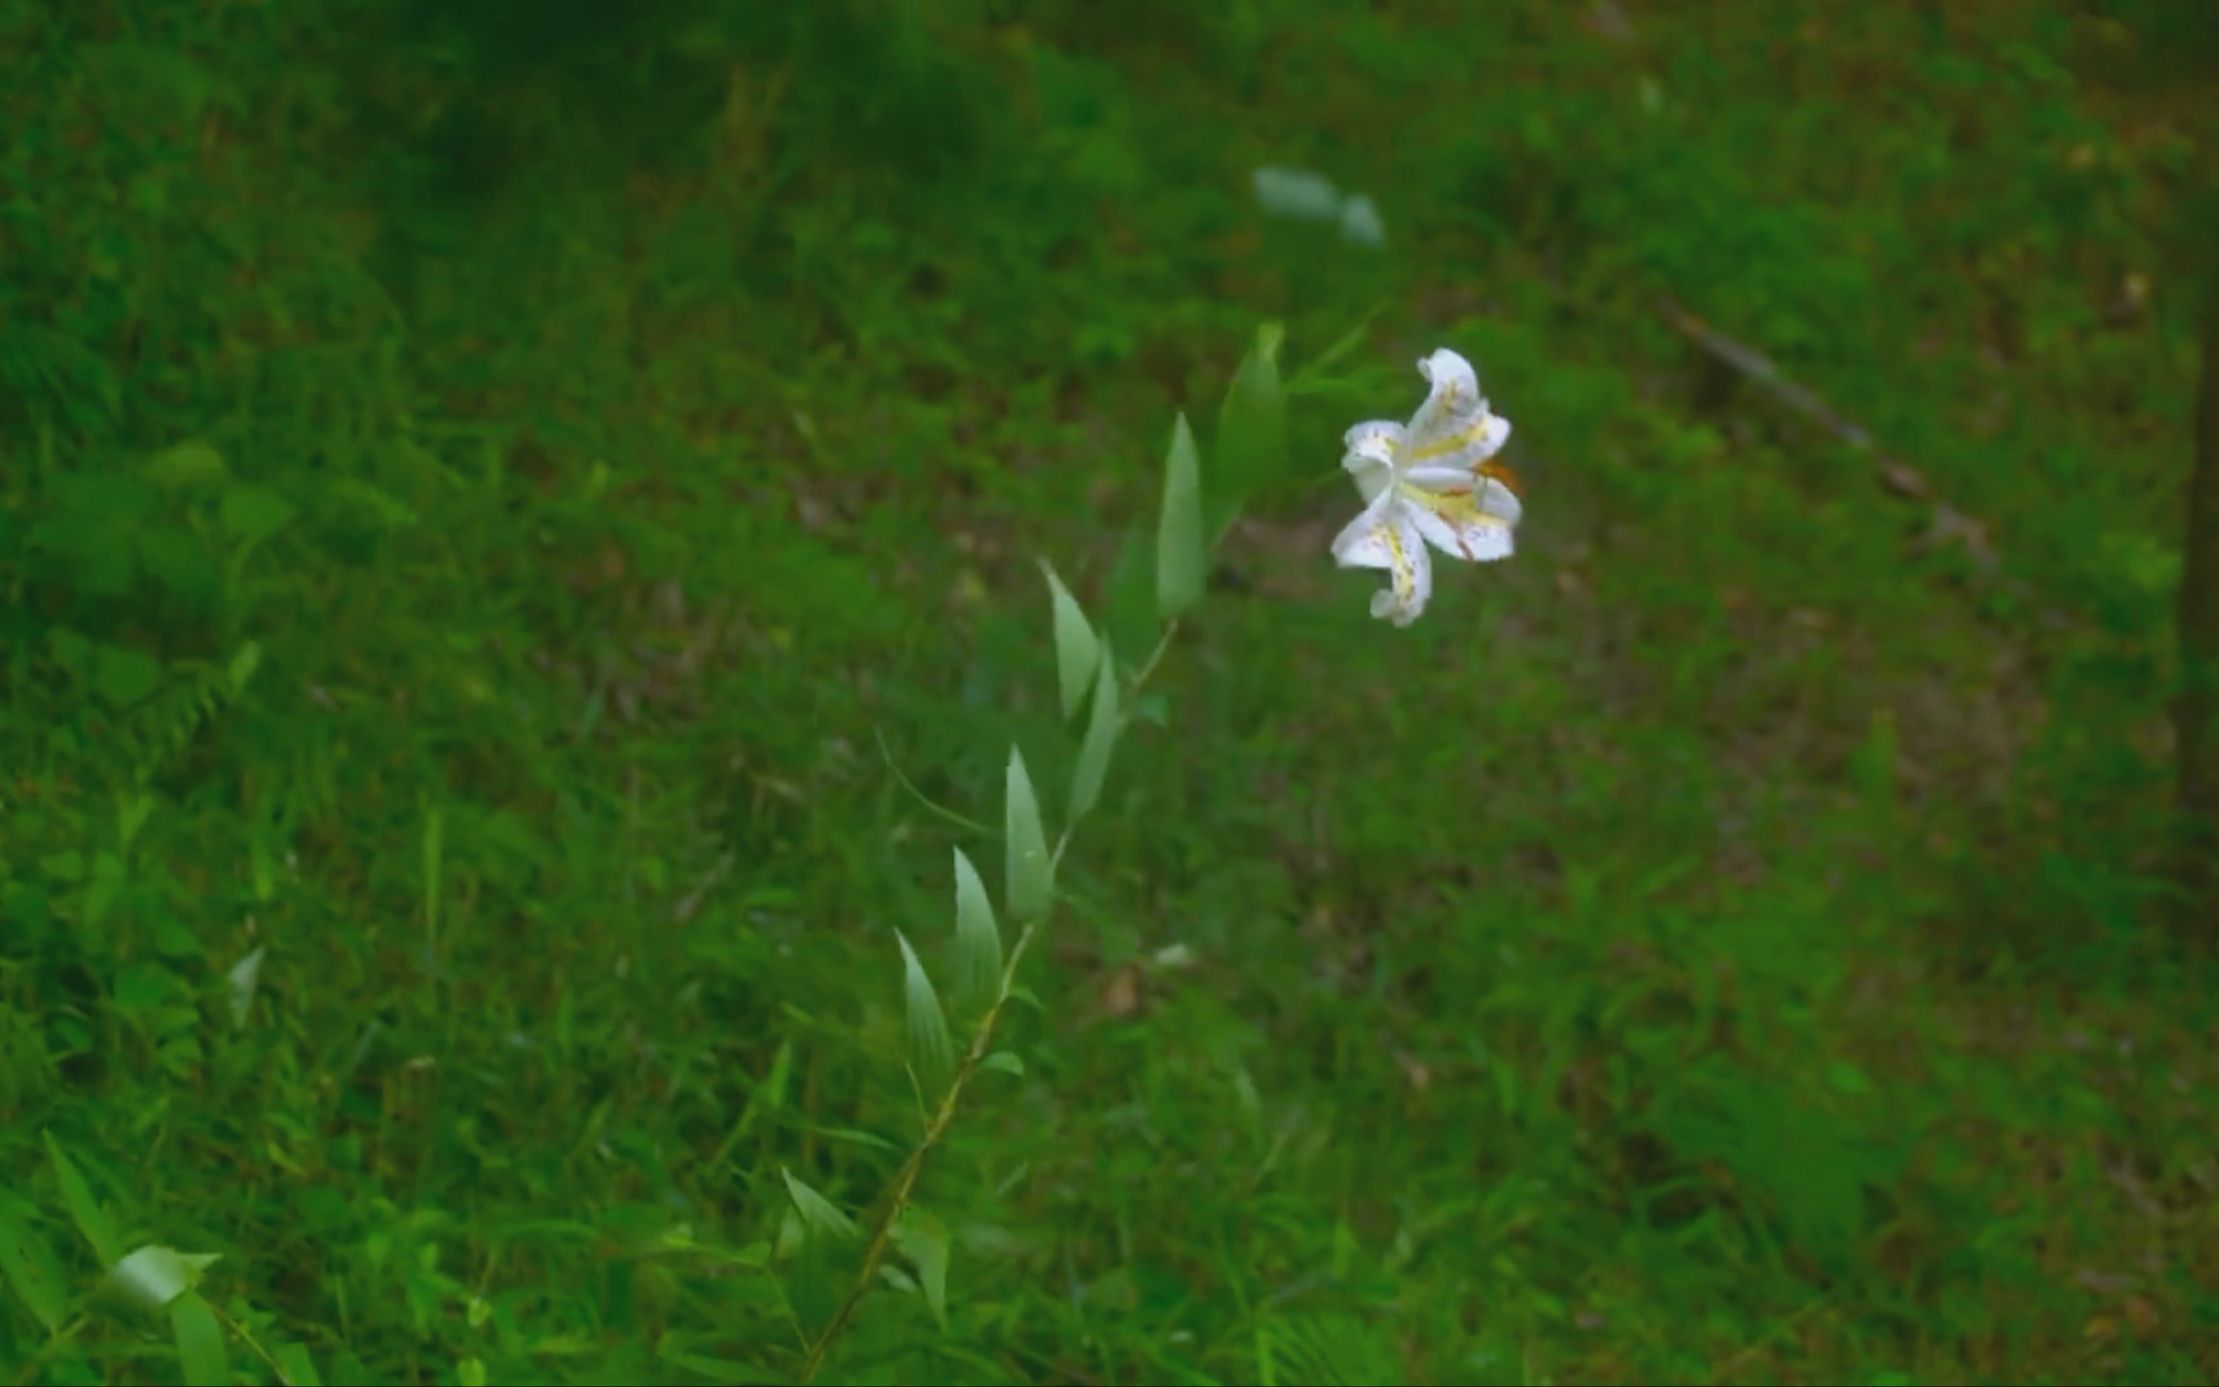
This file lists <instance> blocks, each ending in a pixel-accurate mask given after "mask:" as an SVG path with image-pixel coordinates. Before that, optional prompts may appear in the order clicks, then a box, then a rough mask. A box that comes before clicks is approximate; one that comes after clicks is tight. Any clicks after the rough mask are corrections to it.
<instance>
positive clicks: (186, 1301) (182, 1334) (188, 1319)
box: [170, 1293, 231, 1387]
mask: <svg viewBox="0 0 2219 1387" xmlns="http://www.w3.org/2000/svg"><path fill="white" fill-rule="evenodd" d="M170 1328H171V1329H173V1330H175V1331H176V1333H177V1359H178V1363H179V1364H180V1365H181V1366H182V1367H183V1369H184V1373H185V1387H230V1382H231V1370H230V1368H229V1367H227V1366H226V1365H225V1363H224V1357H223V1326H222V1325H220V1324H218V1323H216V1312H215V1311H213V1310H211V1309H209V1308H208V1302H207V1301H205V1300H202V1299H201V1298H200V1297H199V1296H197V1295H193V1294H191V1293H187V1294H185V1295H181V1296H179V1297H178V1298H177V1299H176V1300H175V1301H173V1302H171V1304H170Z"/></svg>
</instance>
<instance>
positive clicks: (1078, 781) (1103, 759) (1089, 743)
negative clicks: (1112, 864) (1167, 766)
mask: <svg viewBox="0 0 2219 1387" xmlns="http://www.w3.org/2000/svg"><path fill="white" fill-rule="evenodd" d="M1123 726H1124V717H1123V715H1122V714H1120V713H1119V712H1118V708H1117V661H1116V659H1115V658H1114V657H1113V656H1112V655H1111V653H1110V649H1109V647H1108V646H1106V645H1105V646H1103V647H1102V677H1101V678H1100V679H1097V680H1095V681H1094V711H1093V713H1092V714H1091V715H1089V717H1088V718H1087V721H1086V737H1085V739H1084V740H1083V741H1081V742H1080V743H1079V760H1078V764H1077V765H1076V766H1075V767H1073V768H1072V771H1071V818H1072V819H1073V820H1074V821H1076V820H1078V819H1080V818H1083V817H1084V816H1085V814H1086V811H1087V810H1089V809H1092V808H1093V807H1094V802H1095V801H1096V800H1098V799H1100V798H1101V795H1102V781H1103V778H1104V777H1106V776H1107V775H1108V774H1109V763H1110V751H1111V749H1112V748H1114V747H1115V746H1116V745H1117V734H1118V731H1119V730H1120V729H1121V728H1122V727H1123Z"/></svg>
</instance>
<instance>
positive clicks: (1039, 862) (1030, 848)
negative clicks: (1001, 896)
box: [1002, 746, 1055, 924]
mask: <svg viewBox="0 0 2219 1387" xmlns="http://www.w3.org/2000/svg"><path fill="white" fill-rule="evenodd" d="M1006 796H1007V798H1006V820H1005V825H1004V826H1005V829H1006V832H1005V834H1004V842H1003V844H1002V846H1003V847H1004V848H1005V849H1006V850H1007V854H1008V856H1007V862H1006V865H1007V868H1008V874H1007V875H1008V892H1007V899H1006V904H1007V905H1008V907H1009V913H1010V917H1011V918H1012V919H1014V920H1016V921H1018V922H1019V923H1020V924H1030V923H1031V922H1032V921H1034V920H1037V919H1039V918H1040V917H1041V916H1043V915H1045V914H1047V913H1048V898H1049V896H1050V895H1051V894H1053V892H1054V888H1055V866H1054V864H1053V863H1051V862H1050V861H1049V860H1048V838H1047V835H1046V834H1045V833H1044V832H1042V831H1041V827H1040V801H1039V800H1038V799H1037V798H1036V797H1035V796H1034V795H1033V792H1032V777H1031V776H1029V775H1027V774H1026V773H1025V754H1024V753H1023V752H1022V751H1019V750H1018V749H1017V748H1016V747H1015V746H1012V747H1010V749H1009V775H1008V785H1007V791H1006Z"/></svg>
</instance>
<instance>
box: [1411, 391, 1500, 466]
mask: <svg viewBox="0 0 2219 1387" xmlns="http://www.w3.org/2000/svg"><path fill="white" fill-rule="evenodd" d="M1509 441H1510V421H1509V420H1508V419H1505V418H1503V417H1502V416H1501V415H1500V414H1495V413H1492V412H1490V411H1489V410H1488V408H1487V402H1486V401H1485V400H1482V401H1480V403H1479V412H1478V413H1477V414H1475V415H1472V416H1470V417H1469V418H1467V419H1466V420H1465V422H1464V423H1463V424H1461V425H1460V426H1458V427H1455V428H1451V429H1447V430H1445V431H1444V432H1442V433H1440V434H1438V435H1437V436H1434V437H1431V438H1428V439H1427V440H1426V441H1425V442H1423V443H1418V444H1414V445H1412V446H1411V447H1409V448H1407V449H1405V450H1404V452H1403V455H1402V460H1403V465H1404V466H1406V467H1460V468H1464V469H1466V470H1467V471H1468V470H1470V469H1471V468H1474V467H1477V466H1479V465H1480V464H1481V463H1483V462H1485V461H1487V459H1489V458H1491V457H1493V456H1494V455H1495V454H1497V453H1499V452H1501V451H1502V445H1503V444H1505V443H1508V442H1509Z"/></svg>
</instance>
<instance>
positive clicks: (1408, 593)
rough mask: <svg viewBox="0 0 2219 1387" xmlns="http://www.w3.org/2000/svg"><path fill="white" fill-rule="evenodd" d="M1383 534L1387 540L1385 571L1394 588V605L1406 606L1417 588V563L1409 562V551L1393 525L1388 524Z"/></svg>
mask: <svg viewBox="0 0 2219 1387" xmlns="http://www.w3.org/2000/svg"><path fill="white" fill-rule="evenodd" d="M1383 535H1384V538H1385V539H1386V541H1387V553H1388V556H1389V563H1388V565H1387V572H1388V574H1389V580H1390V581H1391V582H1393V584H1394V588H1395V605H1396V606H1398V607H1407V606H1409V605H1410V599H1411V597H1412V596H1414V595H1415V594H1416V593H1417V590H1418V570H1417V565H1415V564H1413V563H1411V562H1410V551H1409V550H1407V549H1405V548H1403V546H1402V535H1401V533H1400V532H1399V531H1398V530H1397V529H1396V527H1395V526H1393V525H1388V526H1387V527H1386V528H1385V530H1384V531H1383Z"/></svg>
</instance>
